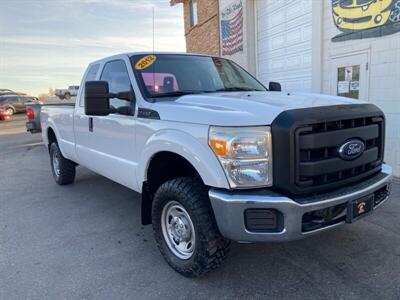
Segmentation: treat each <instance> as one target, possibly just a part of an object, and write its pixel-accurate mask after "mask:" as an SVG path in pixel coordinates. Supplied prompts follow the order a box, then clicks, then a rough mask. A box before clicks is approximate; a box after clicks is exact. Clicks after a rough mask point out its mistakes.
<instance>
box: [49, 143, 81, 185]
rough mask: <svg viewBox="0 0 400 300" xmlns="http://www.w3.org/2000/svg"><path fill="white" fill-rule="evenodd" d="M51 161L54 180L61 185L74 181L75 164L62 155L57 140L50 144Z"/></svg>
mask: <svg viewBox="0 0 400 300" xmlns="http://www.w3.org/2000/svg"><path fill="white" fill-rule="evenodd" d="M50 162H51V171H52V173H53V177H54V180H55V181H56V182H57V183H58V184H59V185H66V184H71V183H73V182H74V180H75V164H74V163H73V162H72V161H70V160H69V159H66V158H65V157H64V156H63V155H62V153H61V151H60V149H59V148H58V144H57V143H56V142H53V143H52V144H51V145H50Z"/></svg>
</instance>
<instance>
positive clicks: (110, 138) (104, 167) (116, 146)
mask: <svg viewBox="0 0 400 300" xmlns="http://www.w3.org/2000/svg"><path fill="white" fill-rule="evenodd" d="M128 67H129V66H128V65H127V62H126V61H125V60H123V59H117V60H113V61H109V62H106V63H105V64H104V67H103V70H102V72H101V76H100V78H99V79H100V80H102V81H107V82H108V86H109V90H110V93H118V92H126V91H129V90H131V88H132V87H131V80H130V77H129V74H128ZM110 105H111V106H113V107H115V108H118V107H121V106H131V107H132V105H133V103H131V102H130V101H125V100H121V99H118V98H113V99H110ZM134 111H135V108H134V107H132V112H134ZM135 122H136V121H135V118H134V116H133V113H132V115H122V114H119V113H113V114H110V115H108V116H90V117H89V124H90V126H89V127H88V132H89V134H88V143H89V148H90V150H91V157H92V159H91V160H90V161H89V162H88V167H89V168H90V169H92V170H94V171H95V172H97V173H99V174H101V175H103V176H106V177H108V178H110V179H112V180H114V181H116V182H118V183H120V184H123V185H125V186H127V187H130V188H132V189H135V190H137V184H136V178H135V174H136V166H137V163H136V161H135V157H136V155H135Z"/></svg>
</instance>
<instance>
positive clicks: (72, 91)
mask: <svg viewBox="0 0 400 300" xmlns="http://www.w3.org/2000/svg"><path fill="white" fill-rule="evenodd" d="M78 90H79V85H71V86H69V87H68V89H56V91H55V93H54V94H55V95H56V96H57V97H58V98H60V99H61V100H64V99H66V100H69V99H71V97H75V96H76V95H77V94H78Z"/></svg>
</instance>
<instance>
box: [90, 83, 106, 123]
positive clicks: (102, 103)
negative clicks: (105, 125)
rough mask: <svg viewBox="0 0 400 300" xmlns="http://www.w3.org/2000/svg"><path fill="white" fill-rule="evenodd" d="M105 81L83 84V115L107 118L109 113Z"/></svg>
mask: <svg viewBox="0 0 400 300" xmlns="http://www.w3.org/2000/svg"><path fill="white" fill-rule="evenodd" d="M108 91H109V90H108V82H107V81H87V82H86V83H85V114H86V115H89V116H107V115H109V114H110V113H111V110H110V97H109V92H108Z"/></svg>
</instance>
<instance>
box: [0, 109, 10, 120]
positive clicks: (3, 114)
mask: <svg viewBox="0 0 400 300" xmlns="http://www.w3.org/2000/svg"><path fill="white" fill-rule="evenodd" d="M10 118H11V115H10V114H9V113H8V112H7V111H6V110H4V109H2V108H0V121H7V120H10Z"/></svg>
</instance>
